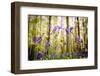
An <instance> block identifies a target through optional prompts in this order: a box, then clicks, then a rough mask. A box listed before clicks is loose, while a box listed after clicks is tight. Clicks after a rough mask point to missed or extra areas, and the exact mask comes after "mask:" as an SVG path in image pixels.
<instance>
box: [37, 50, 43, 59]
mask: <svg viewBox="0 0 100 76" xmlns="http://www.w3.org/2000/svg"><path fill="white" fill-rule="evenodd" d="M41 58H42V53H41V52H38V53H37V59H38V60H40V59H41Z"/></svg>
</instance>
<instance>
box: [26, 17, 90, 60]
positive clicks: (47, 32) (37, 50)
mask: <svg viewBox="0 0 100 76" xmlns="http://www.w3.org/2000/svg"><path fill="white" fill-rule="evenodd" d="M87 57H88V18H87V17H75V16H42V15H40V16H39V15H29V16H28V60H51V59H80V58H87Z"/></svg>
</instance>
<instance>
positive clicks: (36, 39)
mask: <svg viewBox="0 0 100 76" xmlns="http://www.w3.org/2000/svg"><path fill="white" fill-rule="evenodd" d="M43 36H44V33H42V35H41V36H40V37H36V36H34V37H33V41H34V42H35V43H40V42H41V40H42V38H43Z"/></svg>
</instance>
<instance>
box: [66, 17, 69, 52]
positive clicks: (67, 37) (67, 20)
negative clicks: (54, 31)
mask: <svg viewBox="0 0 100 76" xmlns="http://www.w3.org/2000/svg"><path fill="white" fill-rule="evenodd" d="M66 25H67V28H66V29H69V17H68V16H67V17H66ZM66 41H67V46H66V50H67V52H69V32H66Z"/></svg>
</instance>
